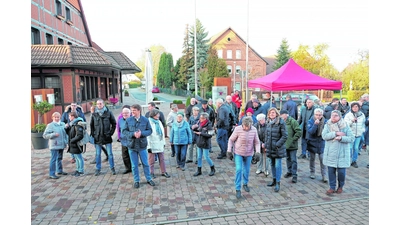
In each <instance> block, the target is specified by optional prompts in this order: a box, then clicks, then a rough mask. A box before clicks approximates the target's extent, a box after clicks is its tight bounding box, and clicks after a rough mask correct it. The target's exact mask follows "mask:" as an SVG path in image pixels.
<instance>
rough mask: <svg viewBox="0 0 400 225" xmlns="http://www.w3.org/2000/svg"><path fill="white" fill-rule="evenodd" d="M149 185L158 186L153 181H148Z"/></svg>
mask: <svg viewBox="0 0 400 225" xmlns="http://www.w3.org/2000/svg"><path fill="white" fill-rule="evenodd" d="M147 183H148V184H149V185H150V186H156V184H155V183H154V181H152V180H149V181H147Z"/></svg>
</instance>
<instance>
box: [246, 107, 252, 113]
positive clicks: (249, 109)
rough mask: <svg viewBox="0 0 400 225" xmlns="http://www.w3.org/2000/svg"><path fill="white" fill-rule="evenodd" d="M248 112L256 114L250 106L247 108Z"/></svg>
mask: <svg viewBox="0 0 400 225" xmlns="http://www.w3.org/2000/svg"><path fill="white" fill-rule="evenodd" d="M248 112H251V114H254V110H253V109H252V108H248V109H247V110H246V114H247V113H248Z"/></svg>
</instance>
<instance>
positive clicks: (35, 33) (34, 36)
mask: <svg viewBox="0 0 400 225" xmlns="http://www.w3.org/2000/svg"><path fill="white" fill-rule="evenodd" d="M31 43H32V44H33V45H39V44H40V32H39V30H38V29H36V28H33V27H32V28H31Z"/></svg>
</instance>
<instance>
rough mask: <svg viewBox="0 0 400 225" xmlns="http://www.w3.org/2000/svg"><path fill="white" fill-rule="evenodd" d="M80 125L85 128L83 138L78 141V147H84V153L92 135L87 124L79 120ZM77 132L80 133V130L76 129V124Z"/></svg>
mask: <svg viewBox="0 0 400 225" xmlns="http://www.w3.org/2000/svg"><path fill="white" fill-rule="evenodd" d="M78 125H79V126H81V127H82V128H83V138H82V139H81V140H79V141H78V147H83V151H82V153H85V152H86V144H87V143H88V142H89V141H90V136H89V134H88V132H87V129H86V125H84V124H81V122H78ZM75 132H76V133H78V131H77V130H76V126H75Z"/></svg>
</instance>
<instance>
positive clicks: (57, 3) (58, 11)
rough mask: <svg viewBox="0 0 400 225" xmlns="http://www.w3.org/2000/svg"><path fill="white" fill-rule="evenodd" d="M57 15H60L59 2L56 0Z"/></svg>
mask: <svg viewBox="0 0 400 225" xmlns="http://www.w3.org/2000/svg"><path fill="white" fill-rule="evenodd" d="M56 10H57V15H62V9H61V2H60V1H58V0H56Z"/></svg>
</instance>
